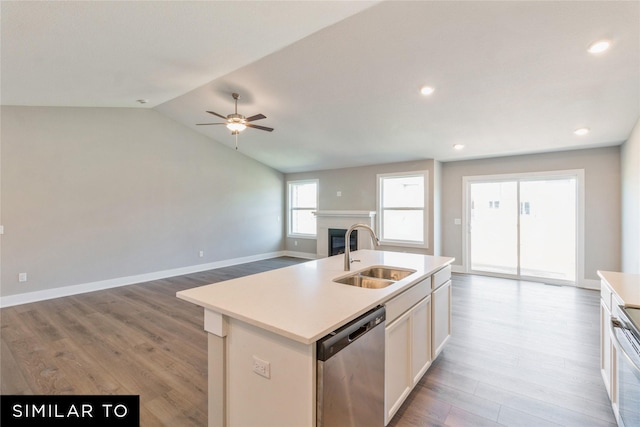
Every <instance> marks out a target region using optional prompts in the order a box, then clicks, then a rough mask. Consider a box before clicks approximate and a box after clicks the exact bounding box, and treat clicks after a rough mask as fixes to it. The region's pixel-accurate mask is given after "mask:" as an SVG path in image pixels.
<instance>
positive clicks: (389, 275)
mask: <svg viewBox="0 0 640 427" xmlns="http://www.w3.org/2000/svg"><path fill="white" fill-rule="evenodd" d="M415 272H416V271H415V270H409V269H406V268H395V267H371V268H369V269H367V270H364V271H360V272H359V274H361V275H363V276H367V277H373V278H376V279H386V280H393V281H394V282H397V281H398V280H402V279H404V278H405V277H407V276H410V275H411V274H413V273H415Z"/></svg>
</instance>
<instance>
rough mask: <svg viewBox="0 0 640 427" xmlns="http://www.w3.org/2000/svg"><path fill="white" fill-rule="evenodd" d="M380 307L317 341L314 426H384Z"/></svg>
mask: <svg viewBox="0 0 640 427" xmlns="http://www.w3.org/2000/svg"><path fill="white" fill-rule="evenodd" d="M384 320H385V309H384V307H377V308H375V309H373V310H371V311H369V312H367V313H366V314H364V315H362V316H360V317H358V318H357V319H356V320H353V321H352V322H349V323H348V324H346V325H344V326H342V327H341V328H340V329H338V330H336V331H334V332H332V333H331V334H329V335H327V336H326V337H324V338H322V339H320V340H319V341H318V342H317V348H316V350H317V365H318V366H317V368H318V369H317V375H318V378H317V379H318V386H317V419H316V427H338V426H339V427H347V426H353V427H374V426H380V427H383V426H384Z"/></svg>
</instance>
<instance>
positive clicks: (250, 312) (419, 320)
mask: <svg viewBox="0 0 640 427" xmlns="http://www.w3.org/2000/svg"><path fill="white" fill-rule="evenodd" d="M357 255H358V259H360V262H359V263H358V265H357V268H354V269H353V272H357V271H359V270H364V269H366V268H370V267H372V266H389V267H398V268H405V269H410V270H414V271H415V272H414V273H413V274H411V275H409V276H408V277H406V278H404V279H402V280H399V281H397V282H395V283H393V284H391V285H390V286H387V287H385V288H381V289H365V288H359V287H354V286H349V285H345V284H341V283H336V282H335V281H334V279H337V278H341V277H343V276H345V275H347V274H349V272H345V271H343V268H344V265H343V258H342V256H335V257H330V258H324V259H320V260H316V261H309V262H305V263H302V264H297V265H294V266H290V267H286V268H281V269H278V270H272V271H269V272H265V273H260V274H255V275H252V276H246V277H243V278H239V279H233V280H229V281H226V282H221V283H214V284H211V285H207V286H202V287H199V288H194V289H188V290H185V291H181V292H178V294H177V296H178V297H179V298H181V299H184V300H186V301H189V302H192V303H194V304H197V305H200V306H202V307H204V311H205V316H204V328H205V330H206V331H207V332H208V340H209V343H208V345H209V347H208V351H209V355H208V360H209V362H208V375H209V387H208V393H209V396H208V400H209V426H210V427H212V426H233V427H236V426H240V427H242V426H258V425H259V426H264V427H267V426H278V427H280V426H296V427H314V426H315V425H316V415H317V414H316V385H317V381H316V375H317V372H316V341H318V340H319V339H320V338H322V337H324V336H325V335H327V334H329V333H331V332H332V331H334V330H336V329H338V328H339V327H340V326H343V325H345V324H346V323H348V322H350V321H351V320H353V319H355V318H357V317H358V316H360V315H362V314H364V313H366V312H367V311H369V310H371V309H372V308H375V307H377V306H379V305H385V306H386V308H387V321H386V323H385V326H386V333H385V336H386V340H387V344H388V343H389V342H394V341H397V342H402V345H397V346H392V347H390V346H389V345H386V346H385V369H386V375H385V396H386V397H387V399H386V400H388V401H385V407H386V408H392V407H393V408H392V411H388V410H387V411H386V414H381V418H382V417H383V416H384V418H385V424H386V423H387V422H388V421H389V420H390V419H391V417H392V416H393V413H395V410H397V407H399V405H400V404H401V403H402V401H403V400H404V398H405V397H406V395H407V394H408V391H410V390H411V388H412V387H413V386H414V385H415V384H416V383H417V381H418V380H419V379H420V378H421V377H422V375H423V374H424V372H425V371H426V370H427V368H428V367H429V365H430V364H431V360H432V355H433V354H432V349H433V342H432V336H433V331H439V330H440V328H439V327H437V325H435V326H434V324H433V322H434V321H435V322H437V321H438V320H437V319H436V318H434V317H433V313H431V303H432V295H431V293H432V291H433V286H434V283H436V281H434V277H445V276H447V275H450V269H449V267H448V266H449V265H450V264H451V263H452V262H453V260H454V259H453V258H449V257H434V256H428V255H418V254H406V253H397V252H384V251H373V250H360V251H357ZM443 271H444V272H445V273H444V274H443V273H442V272H443ZM435 273H437V274H435ZM447 280H448V277H447ZM445 282H446V280H445ZM449 283H450V282H449ZM434 327H436V329H433V328H434ZM448 327H449V326H447V328H448ZM391 348H393V349H394V350H393V351H392V350H390V349H391ZM395 350H398V352H399V353H398V354H395V353H394V351H395ZM394 357H395V358H398V359H402V360H403V361H406V362H407V363H406V364H405V365H403V367H402V368H398V372H399V373H398V375H397V376H396V375H395V374H392V372H395V369H396V366H395V364H392V363H390V362H389V360H390V359H392V358H394ZM390 365H394V367H393V368H390ZM398 366H400V365H398ZM401 370H404V371H403V372H400V371H401ZM405 373H406V376H404V375H405ZM407 388H408V391H407V390H406V389H407ZM391 390H399V392H395V391H394V393H395V394H397V395H398V396H397V397H395V401H394V402H391V399H394V397H393V396H391V394H390V393H391Z"/></svg>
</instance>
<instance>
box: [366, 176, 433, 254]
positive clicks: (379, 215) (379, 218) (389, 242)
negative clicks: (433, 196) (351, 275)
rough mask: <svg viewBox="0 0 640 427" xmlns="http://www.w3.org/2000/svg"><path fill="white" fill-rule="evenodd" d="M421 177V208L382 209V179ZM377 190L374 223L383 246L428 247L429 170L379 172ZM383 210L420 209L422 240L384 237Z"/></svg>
mask: <svg viewBox="0 0 640 427" xmlns="http://www.w3.org/2000/svg"><path fill="white" fill-rule="evenodd" d="M412 176H413V177H422V179H423V191H424V196H423V197H424V199H423V200H424V203H423V206H422V208H414V207H406V208H386V209H383V206H382V201H383V199H384V194H383V188H384V186H383V184H382V183H383V181H384V179H388V178H404V177H412ZM376 183H377V191H376V195H377V197H376V223H377V230H378V235H379V236H378V237H379V238H380V243H381V244H383V245H385V246H402V247H410V248H420V249H428V248H429V171H428V170H418V171H408V172H392V173H380V174H377V175H376ZM384 210H416V211H422V214H423V216H422V220H423V225H422V241H418V240H393V239H385V238H384V226H383V223H384V212H383V211H384Z"/></svg>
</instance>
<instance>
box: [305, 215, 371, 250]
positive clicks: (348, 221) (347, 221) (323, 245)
mask: <svg viewBox="0 0 640 427" xmlns="http://www.w3.org/2000/svg"><path fill="white" fill-rule="evenodd" d="M314 215H315V216H316V219H317V229H316V232H317V240H316V256H317V257H318V258H325V257H327V256H330V255H329V251H328V249H329V229H330V228H338V229H343V230H345V231H344V232H343V233H342V235H343V236H344V234H345V233H346V230H348V229H349V227H351V226H352V225H354V224H366V225H368V226H369V227H372V228H374V229H375V218H376V212H375V211H316V212H315V213H314ZM352 235H355V233H353V234H352ZM356 242H357V247H358V249H372V248H373V245H372V243H371V239H370V238H369V234H368V233H359V234H358V237H357V238H356ZM352 248H353V246H352Z"/></svg>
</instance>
